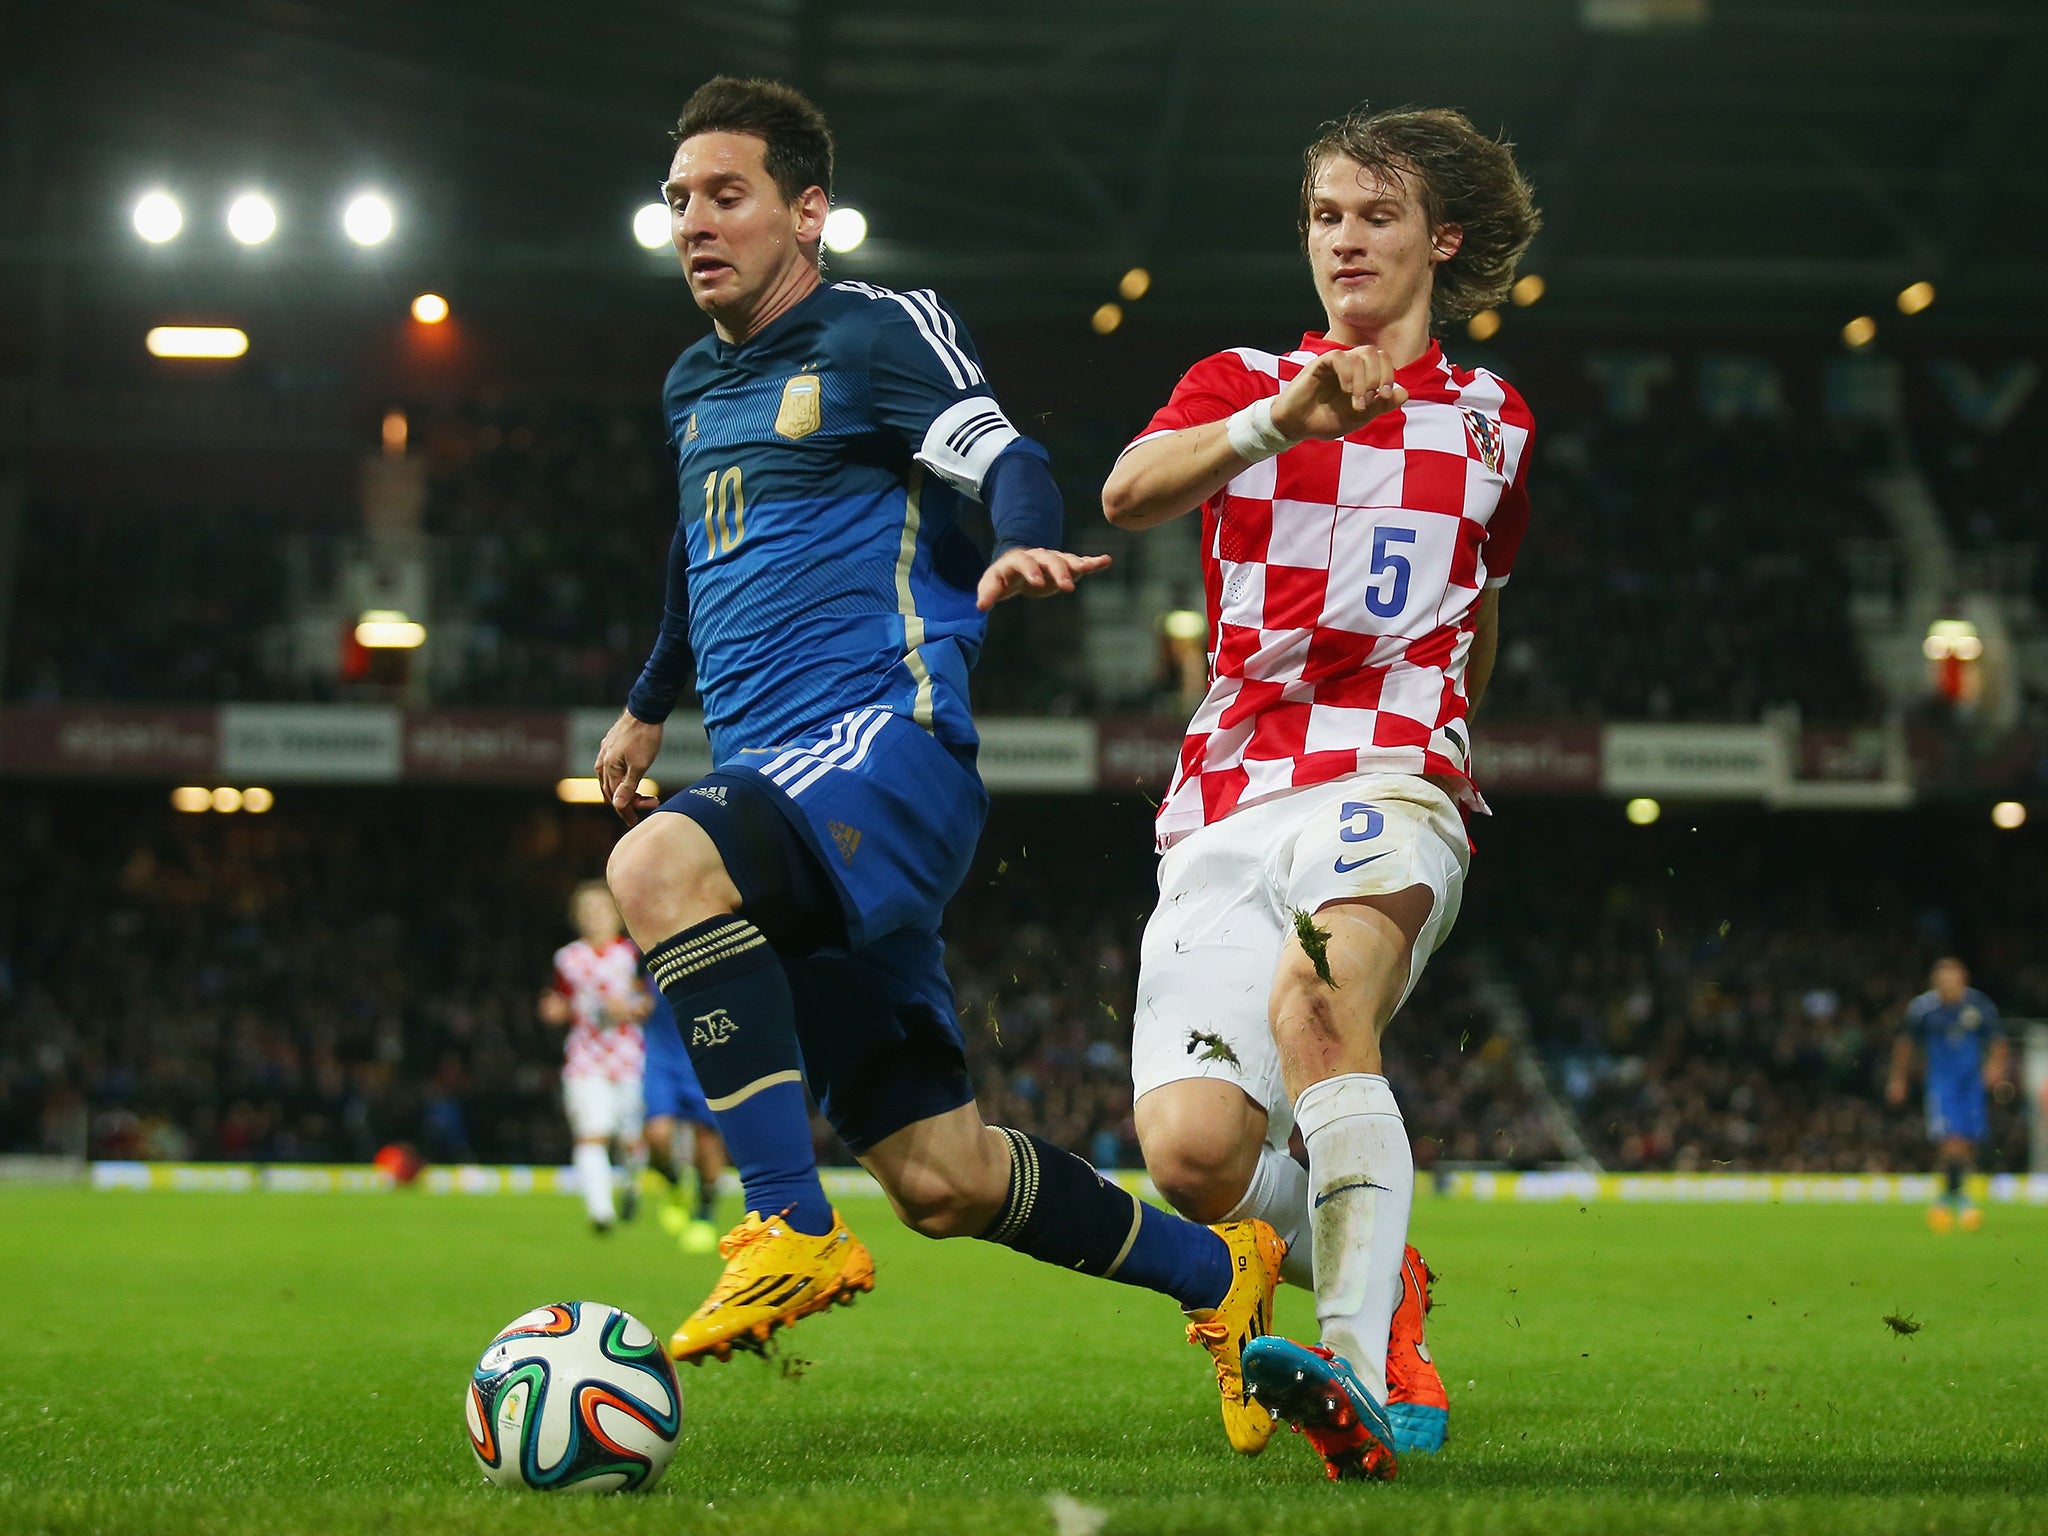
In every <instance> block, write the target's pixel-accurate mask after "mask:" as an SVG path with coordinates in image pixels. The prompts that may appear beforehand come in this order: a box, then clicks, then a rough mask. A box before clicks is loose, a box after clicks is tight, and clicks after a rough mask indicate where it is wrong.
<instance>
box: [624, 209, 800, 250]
mask: <svg viewBox="0 0 2048 1536" xmlns="http://www.w3.org/2000/svg"><path fill="white" fill-rule="evenodd" d="M829 227H830V226H829V224H828V225H827V228H828V229H829ZM633 238H634V239H635V240H637V241H639V242H640V248H641V249H642V250H645V251H658V250H660V249H661V248H662V247H663V246H665V245H667V244H668V243H669V234H668V204H667V203H642V204H641V205H640V206H639V207H638V208H636V209H634V210H633ZM827 238H828V239H829V238H830V236H829V235H828V236H827Z"/></svg>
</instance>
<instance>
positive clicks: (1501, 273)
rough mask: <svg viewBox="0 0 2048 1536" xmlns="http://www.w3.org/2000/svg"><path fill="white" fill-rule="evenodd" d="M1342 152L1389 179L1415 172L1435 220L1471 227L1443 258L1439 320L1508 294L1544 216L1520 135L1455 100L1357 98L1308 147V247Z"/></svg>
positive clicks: (1304, 220) (1436, 300)
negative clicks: (1319, 199)
mask: <svg viewBox="0 0 2048 1536" xmlns="http://www.w3.org/2000/svg"><path fill="white" fill-rule="evenodd" d="M1337 156H1342V157H1343V158H1344V159H1346V160H1353V161H1356V162H1357V163H1358V164H1359V165H1362V166H1364V167H1365V168H1366V169H1368V170H1372V171H1377V172H1378V173H1379V174H1380V176H1381V177H1383V178H1384V179H1386V180H1388V181H1396V180H1398V181H1408V180H1410V179H1411V178H1413V179H1414V180H1415V181H1416V182H1418V183H1419V184H1420V187H1421V191H1422V211H1423V216H1424V217H1425V218H1426V219H1427V220H1428V221H1429V227H1430V228H1431V230H1435V229H1436V227H1437V226H1438V225H1440V224H1456V225H1458V226H1459V227H1461V228H1462V229H1463V230H1464V232H1465V238H1464V243H1463V244H1461V245H1460V246H1459V247H1458V253H1457V254H1456V255H1455V256H1453V257H1451V258H1450V260H1448V261H1444V262H1439V263H1438V264H1437V267H1436V279H1435V283H1434V285H1433V287H1432V289H1431V291H1430V299H1429V311H1430V318H1431V319H1432V320H1433V321H1435V322H1436V323H1439V324H1441V323H1442V322H1444V321H1447V320H1463V319H1464V318H1466V317H1467V316H1468V315H1476V314H1477V313H1479V311H1480V310H1482V309H1485V308H1486V307H1488V306H1489V305H1492V304H1498V303H1499V302H1500V301H1501V300H1502V299H1505V298H1506V297H1507V296H1508V289H1509V288H1510V287H1512V286H1513V285H1514V281H1515V267H1516V265H1517V264H1518V263H1519V262H1520V261H1521V259H1522V256H1523V253H1524V252H1526V251H1527V250H1528V249H1529V242H1530V241H1531V240H1533V239H1535V238H1536V231H1537V230H1538V229H1540V228H1541V227H1542V225H1543V215H1542V214H1541V213H1540V212H1539V211H1538V210H1537V208H1536V202H1535V191H1534V189H1533V188H1532V187H1531V186H1530V185H1529V183H1528V181H1527V180H1526V179H1525V178H1524V177H1523V175H1522V172H1521V170H1520V168H1519V167H1518V166H1516V164H1515V149H1514V146H1513V145H1512V144H1510V143H1508V142H1507V140H1505V139H1491V138H1488V137H1487V136H1486V135H1485V134H1483V133H1481V132H1480V131H1479V130H1478V129H1477V128H1475V127H1473V126H1472V120H1471V119H1470V118H1468V117H1467V116H1465V114H1464V113H1462V112H1454V111H1451V110H1450V109H1449V108H1446V107H1395V108H1392V109H1390V110H1388V111H1385V112H1373V111H1369V110H1368V109H1367V108H1365V107H1362V106H1361V107H1357V108H1354V109H1353V110H1352V111H1350V112H1348V113H1346V114H1345V115H1344V116H1343V117H1340V118H1337V119H1335V120H1334V121H1332V122H1327V123H1325V124H1323V126H1322V129H1321V131H1320V132H1318V133H1317V135H1316V139H1315V142H1314V143H1313V144H1311V145H1309V147H1308V151H1307V154H1306V155H1305V156H1304V160H1303V171H1302V177H1301V210H1300V212H1299V214H1298V215H1297V217H1296V225H1297V227H1298V228H1299V230H1300V232H1301V242H1302V247H1303V249H1307V246H1308V216H1309V204H1310V201H1311V200H1312V199H1313V198H1314V196H1315V185H1316V175H1317V173H1318V172H1320V171H1321V170H1322V168H1323V165H1324V162H1326V161H1328V160H1330V159H1332V158H1334V157H1337Z"/></svg>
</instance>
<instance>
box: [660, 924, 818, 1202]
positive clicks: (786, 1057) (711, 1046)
mask: <svg viewBox="0 0 2048 1536" xmlns="http://www.w3.org/2000/svg"><path fill="white" fill-rule="evenodd" d="M647 970H648V973H649V974H650V975H652V976H653V977H654V979H655V982H656V984H657V985H659V986H660V988H661V991H662V995H663V996H664V997H666V998H667V999H668V1002H669V1006H670V1007H671V1008H673V1009H674V1010H675V1015H676V1028H677V1029H678V1030H680V1031H681V1032H682V1036H683V1043H684V1045H685V1046H687V1047H688V1048H689V1052H690V1064H691V1065H692V1066H693V1067H695V1068H696V1069H697V1081H698V1082H699V1083H701V1084H702V1085H703V1087H704V1097H705V1100H706V1102H708V1103H709V1104H710V1106H711V1112H712V1114H714V1115H715V1116H717V1118H718V1133H719V1135H720V1136H722V1137H724V1139H725V1147H726V1152H727V1154H728V1155H729V1156H730V1157H731V1158H732V1164H733V1167H734V1168H736V1169H737V1170H738V1171H739V1176H740V1184H741V1186H742V1187H743V1188H744V1189H745V1190H746V1195H747V1209H748V1210H750V1211H755V1212H758V1213H759V1214H760V1215H761V1216H762V1217H763V1218H767V1219H772V1218H774V1217H775V1216H776V1215H777V1214H778V1213H781V1214H782V1215H783V1219H784V1220H786V1221H787V1222H788V1223H789V1225H790V1226H791V1227H793V1228H795V1229H796V1230H797V1231H799V1232H803V1233H807V1234H809V1235H811V1236H813V1237H818V1236H823V1235H824V1234H825V1233H827V1232H829V1231H831V1230H832V1204H831V1202H830V1201H828V1200H827V1199H826V1198H825V1189H824V1186H823V1185H822V1184H820V1183H819V1182H818V1160H817V1153H816V1151H815V1150H814V1148H813V1146H812V1143H811V1116H810V1109H809V1106H808V1105H807V1104H806V1103H805V1100H804V1070H803V1055H802V1052H801V1051H800V1050H799V1048H798V1046H797V1038H796V1004H795V1003H794V1001H793V1000H792V999H791V997H790V992H789V977H788V975H787V974H786V973H785V972H784V971H783V969H782V962H781V961H780V960H779V959H777V958H776V955H775V951H774V950H773V949H771V948H770V947H769V945H768V941H767V940H766V939H765V938H763V937H762V936H761V930H760V929H758V928H756V927H755V926H754V925H753V924H752V923H750V922H748V921H747V920H746V919H745V918H743V917H736V916H733V917H715V918H713V919H711V920H710V921H709V922H705V923H699V924H697V925H696V926H695V927H694V928H685V929H684V930H683V931H682V932H681V933H678V934H676V935H675V936H674V937H672V938H669V939H665V940H663V941H662V942H661V943H659V944H657V945H655V947H654V948H653V949H651V950H649V951H648V952H647Z"/></svg>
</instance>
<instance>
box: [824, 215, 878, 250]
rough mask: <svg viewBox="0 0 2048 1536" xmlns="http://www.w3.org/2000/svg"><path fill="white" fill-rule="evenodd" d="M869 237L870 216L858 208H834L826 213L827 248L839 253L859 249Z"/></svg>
mask: <svg viewBox="0 0 2048 1536" xmlns="http://www.w3.org/2000/svg"><path fill="white" fill-rule="evenodd" d="M867 237H868V216H867V215H866V214H864V213H862V212H861V211H860V210H859V209H858V208H834V209H833V210H832V211H831V212H830V213H828V214H826V215H825V249H826V250H828V251H833V252H836V253H838V254H839V255H842V256H843V255H845V254H846V253H847V252H848V251H857V250H859V249H860V244H861V242H862V241H863V240H865V239H867Z"/></svg>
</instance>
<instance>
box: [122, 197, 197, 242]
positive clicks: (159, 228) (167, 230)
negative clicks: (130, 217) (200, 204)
mask: <svg viewBox="0 0 2048 1536" xmlns="http://www.w3.org/2000/svg"><path fill="white" fill-rule="evenodd" d="M134 219H135V233H136V234H138V235H140V236H142V238H143V239H145V240H147V241H148V242H149V243H150V244H151V245H162V244H163V243H164V242H165V241H166V240H175V239H177V238H178V231H179V230H181V229H183V228H184V227H185V210H184V209H182V208H180V207H179V206H178V200H177V199H176V198H175V197H173V196H171V194H170V193H168V192H145V193H143V194H142V196H140V197H138V198H137V199H136V200H135V213H134Z"/></svg>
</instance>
